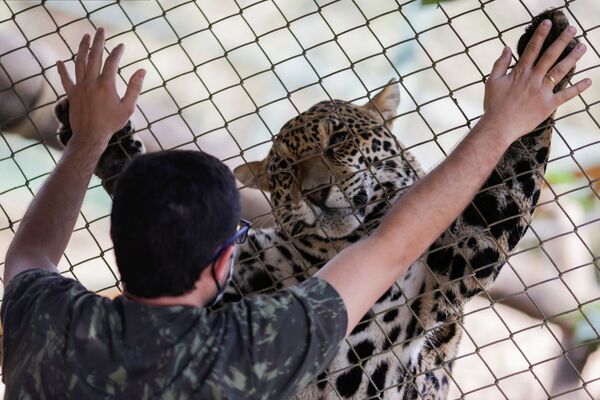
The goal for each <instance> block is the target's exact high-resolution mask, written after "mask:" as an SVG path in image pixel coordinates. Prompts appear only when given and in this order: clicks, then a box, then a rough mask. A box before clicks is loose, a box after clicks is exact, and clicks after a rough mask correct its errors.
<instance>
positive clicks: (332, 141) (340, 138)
mask: <svg viewBox="0 0 600 400" xmlns="http://www.w3.org/2000/svg"><path fill="white" fill-rule="evenodd" d="M347 138H348V132H337V133H335V134H333V135H332V136H331V138H329V146H335V145H336V144H339V143H343V142H344V141H345V140H346V139H347Z"/></svg>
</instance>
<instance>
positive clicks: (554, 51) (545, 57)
mask: <svg viewBox="0 0 600 400" xmlns="http://www.w3.org/2000/svg"><path fill="white" fill-rule="evenodd" d="M576 32H577V29H575V27H574V26H569V27H567V28H566V29H565V30H564V31H563V32H562V33H561V34H560V36H559V37H558V38H557V39H556V40H555V41H554V43H552V44H551V45H550V47H548V49H547V50H546V51H545V52H544V54H542V56H541V57H540V59H539V61H538V62H537V64H536V65H535V70H536V72H537V73H538V74H539V75H541V76H543V75H545V74H546V72H548V70H549V69H550V68H551V67H552V66H553V65H554V63H555V62H556V60H558V57H560V55H561V54H562V52H563V51H564V50H565V49H566V48H567V46H568V45H569V43H570V42H571V39H573V37H574V36H575V33H576Z"/></svg>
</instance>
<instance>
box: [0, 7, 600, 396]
mask: <svg viewBox="0 0 600 400" xmlns="http://www.w3.org/2000/svg"><path fill="white" fill-rule="evenodd" d="M429 3H433V4H429ZM549 7H562V8H564V11H565V13H566V14H567V16H568V18H569V20H570V21H571V24H573V25H575V26H576V27H577V28H578V32H579V35H580V39H581V41H583V42H584V43H585V44H586V45H587V46H588V49H589V50H588V52H587V54H586V55H585V56H584V57H583V59H582V60H581V61H580V62H579V64H578V73H577V74H576V75H575V78H574V80H579V79H582V78H583V77H590V78H592V79H593V80H595V82H596V85H595V86H593V87H592V88H591V89H590V90H588V91H587V92H585V93H584V94H583V95H582V96H580V97H579V98H577V99H575V100H573V101H571V102H569V103H568V104H566V105H565V106H563V107H561V109H559V110H558V115H557V122H556V127H555V133H554V138H553V147H552V152H551V156H550V162H549V163H548V170H547V175H546V178H547V186H546V188H545V189H544V193H543V195H542V198H541V200H540V204H541V205H540V206H539V207H538V210H537V212H536V214H535V218H534V221H533V223H532V226H531V229H530V230H529V231H528V233H527V235H526V237H525V238H524V239H523V240H522V242H521V243H520V245H519V247H518V248H517V250H516V252H515V254H514V255H513V256H512V257H511V258H510V259H509V262H508V264H507V265H506V266H505V267H504V269H503V272H502V273H501V274H500V277H499V279H498V282H497V283H496V284H495V285H494V286H493V288H492V290H491V291H490V292H489V293H486V294H485V295H483V296H480V297H479V298H477V299H476V300H474V301H472V302H471V303H470V304H469V305H468V306H467V309H466V310H465V319H464V327H465V331H466V332H465V335H464V337H463V340H462V344H461V349H460V355H459V357H458V359H457V360H456V362H455V364H454V372H453V383H452V388H451V393H450V398H461V397H462V398H467V399H482V398H484V399H543V398H549V397H552V398H560V399H599V398H600V352H599V351H596V349H597V346H598V343H599V342H600V339H599V332H600V284H599V277H600V273H599V267H600V260H599V254H600V200H599V199H600V196H599V194H598V193H599V191H600V125H599V124H598V121H599V120H600V104H599V100H600V53H599V52H598V50H600V25H598V21H599V18H598V17H599V16H600V2H598V1H597V0H570V1H567V0H491V1H490V0H486V1H483V0H450V1H445V2H442V3H439V4H436V3H435V2H431V1H423V0H412V1H401V0H377V1H373V0H333V1H332V0H329V1H325V0H323V1H318V0H262V1H258V0H219V1H216V0H196V1H189V0H172V1H171V0H169V1H156V0H132V1H120V2H114V1H98V0H96V1H75V0H73V1H46V2H43V3H42V2H38V1H22V0H20V1H4V2H0V268H3V264H4V255H5V252H6V249H7V247H8V244H9V243H10V241H11V239H12V237H13V235H14V232H15V230H16V228H17V227H18V224H19V220H20V219H21V218H22V216H23V214H24V212H25V209H26V207H27V205H28V204H29V202H30V201H31V199H32V197H33V195H34V194H35V193H36V191H37V190H38V188H39V186H40V185H41V183H42V182H43V181H44V179H45V178H46V176H47V174H48V173H49V172H50V171H51V170H52V168H53V167H54V165H55V164H56V161H57V160H58V158H59V157H60V152H61V151H60V147H59V146H58V144H57V142H56V138H55V136H54V135H55V130H56V127H57V124H56V122H55V121H54V119H53V116H52V107H53V103H54V102H55V101H56V99H57V98H58V97H60V96H62V95H63V94H64V91H63V89H62V87H61V85H60V80H59V78H58V74H57V71H56V68H55V66H54V64H55V62H56V60H58V59H60V60H65V61H69V60H72V58H73V55H74V53H75V52H76V49H77V47H78V43H79V40H80V39H81V36H82V35H83V34H84V33H92V32H93V31H94V30H95V28H96V27H99V26H103V27H104V28H105V29H106V36H107V38H108V40H107V44H106V50H107V52H108V51H110V50H111V49H112V48H113V47H115V46H116V45H117V44H119V43H124V44H125V45H126V49H125V54H124V56H123V59H122V62H121V69H120V76H121V82H119V85H120V89H121V90H122V89H123V88H124V83H125V82H126V80H127V79H128V78H129V76H130V75H131V74H132V73H133V72H134V71H135V70H136V69H138V68H140V67H143V68H145V69H146V70H147V72H148V73H147V76H146V80H145V84H144V91H143V94H142V95H141V97H140V100H139V104H138V109H137V111H136V113H135V114H134V116H133V122H134V124H135V126H136V128H137V130H138V134H139V135H140V138H141V139H142V140H143V141H144V144H145V145H146V147H147V148H148V149H149V151H156V150H160V149H173V148H187V149H198V150H203V151H206V152H209V153H211V154H214V155H216V156H217V157H219V158H220V159H222V160H224V161H225V162H226V163H227V165H229V166H230V167H232V168H233V167H235V166H237V165H239V164H241V163H243V162H244V161H251V160H256V159H260V158H262V157H264V156H265V155H266V153H267V151H268V150H269V148H270V145H271V141H272V138H273V136H274V135H276V134H277V132H278V131H279V129H280V127H281V126H282V125H283V124H284V123H285V122H286V121H287V120H289V119H290V118H292V117H294V116H295V115H297V114H298V113H300V112H302V111H304V110H306V109H307V108H309V107H310V106H311V105H313V104H314V103H316V102H318V101H322V100H327V99H334V98H337V99H344V100H351V101H355V102H358V103H361V102H365V101H367V99H368V96H369V95H370V94H373V93H374V92H376V91H377V90H379V89H380V88H381V87H382V86H384V85H385V84H386V83H387V82H388V81H389V80H390V79H395V80H400V85H401V105H400V109H399V117H398V118H397V119H396V121H395V124H394V133H395V134H396V135H397V137H398V139H399V140H400V141H401V142H402V143H403V144H404V145H405V147H406V148H408V149H409V150H410V151H411V152H412V153H414V154H415V155H416V157H417V158H418V159H419V161H420V162H421V163H422V165H423V167H424V168H425V169H426V170H429V169H431V168H432V167H433V166H435V165H436V164H437V163H439V162H440V161H441V160H442V159H443V158H444V157H445V155H446V154H447V153H448V152H449V151H450V150H451V149H452V148H453V147H454V146H455V144H456V143H457V141H459V140H460V139H461V138H462V137H463V136H464V135H465V134H466V132H468V130H469V129H470V127H471V126H472V125H473V124H474V122H476V120H477V118H478V117H479V116H480V115H481V113H482V100H483V88H484V86H483V78H484V76H485V75H486V74H487V73H489V71H490V69H491V66H492V64H493V62H494V60H495V59H496V58H497V57H498V55H499V54H500V52H501V50H502V47H503V46H504V45H509V46H511V48H513V50H514V51H515V52H516V43H517V40H518V38H519V36H520V35H521V34H522V32H523V30H524V27H525V26H526V25H527V24H528V23H529V21H530V20H531V18H532V16H533V15H536V14H538V13H540V12H541V11H543V10H545V9H547V8H549ZM106 54H108V53H106ZM67 65H68V67H69V68H70V69H71V71H72V70H73V63H72V61H69V62H68V63H67ZM242 198H243V209H244V214H245V215H246V216H247V217H249V218H252V219H254V220H255V221H256V222H258V223H260V224H264V225H268V224H269V223H271V222H270V221H271V220H270V218H269V210H270V208H269V203H268V197H267V196H266V195H264V194H262V193H260V192H259V191H255V190H250V189H245V188H244V189H242ZM56 206H57V207H60V205H59V204H57V205H56ZM110 207H111V199H110V197H109V196H108V194H107V193H106V192H105V190H104V189H103V188H102V186H101V185H100V182H99V180H97V179H96V178H94V179H93V180H92V182H91V184H90V188H89V190H88V193H87V196H86V199H85V202H84V205H83V209H82V212H81V215H80V218H79V221H78V223H77V227H76V231H75V233H74V234H73V237H72V239H71V242H70V244H69V247H68V248H67V250H66V252H65V255H64V257H63V259H62V260H61V262H60V265H59V270H60V271H61V272H63V273H64V274H65V276H69V277H73V278H75V279H78V280H80V281H81V282H82V283H83V284H84V285H85V286H86V287H88V288H89V289H90V290H94V291H98V292H99V293H101V294H105V295H107V296H114V295H116V294H118V293H119V286H118V273H117V270H116V267H115V263H114V258H113V254H112V250H111V248H112V244H111V242H110V238H109V234H108V232H109V218H108V216H109V213H110ZM0 390H1V389H0Z"/></svg>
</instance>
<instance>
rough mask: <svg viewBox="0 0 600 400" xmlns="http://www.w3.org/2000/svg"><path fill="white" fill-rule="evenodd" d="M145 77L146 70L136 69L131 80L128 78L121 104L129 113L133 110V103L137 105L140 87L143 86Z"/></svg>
mask: <svg viewBox="0 0 600 400" xmlns="http://www.w3.org/2000/svg"><path fill="white" fill-rule="evenodd" d="M145 76H146V70H144V69H138V70H137V71H135V73H134V74H133V75H132V76H131V78H129V84H128V85H127V90H126V91H125V96H123V104H125V105H126V106H127V108H128V110H130V111H131V113H133V110H134V109H135V103H137V100H138V98H139V97H140V93H141V92H142V85H143V84H144V77H145Z"/></svg>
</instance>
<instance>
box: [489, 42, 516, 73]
mask: <svg viewBox="0 0 600 400" xmlns="http://www.w3.org/2000/svg"><path fill="white" fill-rule="evenodd" d="M511 54H512V52H511V51H510V47H508V46H506V47H505V48H504V49H503V50H502V54H501V55H500V57H499V58H498V59H497V60H496V62H495V63H494V66H493V67H492V72H490V78H491V79H495V78H499V77H501V76H503V75H506V71H507V70H508V66H509V65H510V59H511V57H510V56H511Z"/></svg>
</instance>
